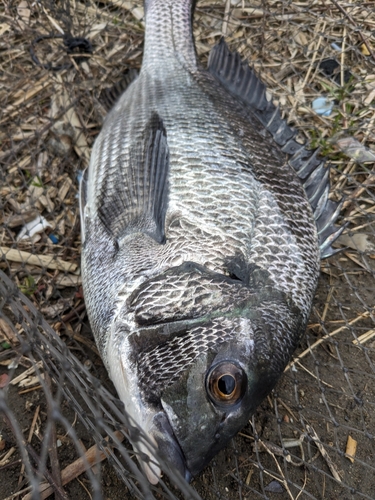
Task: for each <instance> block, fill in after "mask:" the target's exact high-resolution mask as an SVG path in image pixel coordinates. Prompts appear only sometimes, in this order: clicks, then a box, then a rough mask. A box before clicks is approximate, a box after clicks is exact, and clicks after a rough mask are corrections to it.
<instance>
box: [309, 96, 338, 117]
mask: <svg viewBox="0 0 375 500" xmlns="http://www.w3.org/2000/svg"><path fill="white" fill-rule="evenodd" d="M312 108H313V110H314V111H315V113H316V114H318V115H323V116H329V115H330V114H331V113H332V109H333V102H332V101H330V100H329V99H327V98H326V97H318V98H317V99H314V100H313V102H312Z"/></svg>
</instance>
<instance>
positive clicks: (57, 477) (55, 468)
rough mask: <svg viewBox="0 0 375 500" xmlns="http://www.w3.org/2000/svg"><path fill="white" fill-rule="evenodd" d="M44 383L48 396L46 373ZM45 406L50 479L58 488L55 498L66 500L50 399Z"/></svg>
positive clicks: (50, 386) (48, 382)
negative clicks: (49, 421)
mask: <svg viewBox="0 0 375 500" xmlns="http://www.w3.org/2000/svg"><path fill="white" fill-rule="evenodd" d="M45 381H46V384H47V387H48V389H49V392H50V394H52V393H53V391H52V382H51V377H50V376H49V375H48V373H45ZM47 406H48V413H49V418H50V419H51V421H52V425H51V433H50V436H49V444H48V455H49V458H50V462H51V469H52V478H53V480H54V482H55V484H56V485H57V486H58V488H59V491H58V492H57V494H56V496H57V497H58V498H61V500H68V497H67V494H66V492H65V491H64V490H63V488H62V482H61V469H60V463H59V457H58V454H57V447H56V442H57V436H56V425H55V421H54V420H53V418H52V413H53V408H52V406H51V401H50V398H47Z"/></svg>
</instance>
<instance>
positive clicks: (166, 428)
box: [150, 411, 193, 483]
mask: <svg viewBox="0 0 375 500" xmlns="http://www.w3.org/2000/svg"><path fill="white" fill-rule="evenodd" d="M152 422H153V429H152V431H151V433H150V434H151V435H152V437H153V438H154V439H155V441H156V443H157V447H158V452H159V454H160V457H161V458H162V459H163V460H165V461H166V462H167V464H168V465H170V466H171V468H173V469H174V470H177V471H178V472H179V473H180V474H181V476H182V477H183V478H184V479H185V481H187V482H188V483H189V482H190V481H191V480H192V477H193V476H192V474H191V473H190V471H189V469H188V467H187V464H186V459H185V456H184V454H183V451H182V449H181V447H180V445H179V443H178V441H177V439H176V436H175V435H174V432H173V430H172V426H171V424H170V422H169V419H168V417H167V415H166V414H165V413H164V412H163V411H159V412H158V413H156V415H154V417H153V419H152Z"/></svg>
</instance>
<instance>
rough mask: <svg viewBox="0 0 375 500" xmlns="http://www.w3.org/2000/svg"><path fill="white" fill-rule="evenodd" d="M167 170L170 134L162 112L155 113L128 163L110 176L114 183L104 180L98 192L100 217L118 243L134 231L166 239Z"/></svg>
mask: <svg viewBox="0 0 375 500" xmlns="http://www.w3.org/2000/svg"><path fill="white" fill-rule="evenodd" d="M168 173H169V150H168V144H167V134H166V130H165V128H164V125H163V122H162V120H161V119H160V117H159V115H158V114H157V113H153V115H152V116H151V118H150V120H149V121H148V123H147V125H146V127H145V129H144V131H143V134H142V136H141V137H140V138H139V139H137V140H136V141H135V146H134V148H133V149H132V150H131V151H130V155H129V162H128V164H127V165H126V164H125V165H122V166H121V168H117V169H116V175H115V177H113V176H112V177H111V176H107V178H106V179H111V184H108V181H107V182H105V183H103V186H102V189H101V191H100V194H99V199H98V206H99V207H100V208H99V209H98V213H99V217H100V220H101V221H102V223H103V224H104V225H105V227H106V228H107V230H108V231H109V232H110V233H111V234H112V235H113V236H114V237H115V238H116V239H117V240H118V241H119V242H120V241H121V238H122V237H124V236H126V235H128V234H131V233H134V232H143V233H146V234H148V235H149V236H151V237H152V238H153V239H154V240H155V241H157V242H158V243H163V242H164V240H165V233H164V224H165V215H166V211H167V205H168Z"/></svg>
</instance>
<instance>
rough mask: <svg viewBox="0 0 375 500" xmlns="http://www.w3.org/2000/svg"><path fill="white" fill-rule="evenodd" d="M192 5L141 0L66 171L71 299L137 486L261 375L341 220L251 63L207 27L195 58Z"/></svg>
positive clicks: (201, 440)
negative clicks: (111, 84)
mask: <svg viewBox="0 0 375 500" xmlns="http://www.w3.org/2000/svg"><path fill="white" fill-rule="evenodd" d="M194 3H195V2H194V1H193V0H146V1H145V3H144V7H145V43H144V53H143V61H142V66H141V69H140V72H139V74H135V75H133V76H132V77H131V78H129V80H130V81H129V82H128V85H127V88H126V89H125V91H124V92H123V93H122V94H121V96H119V97H118V99H115V98H114V96H113V94H110V100H111V105H112V108H111V109H110V111H109V112H108V115H107V116H106V119H105V121H104V124H103V127H102V129H101V132H100V134H99V135H98V137H97V138H96V140H95V143H94V146H93V150H92V154H91V159H90V164H89V167H88V169H87V171H85V173H84V175H83V176H82V180H81V187H80V209H81V225H82V256H81V259H82V265H81V269H82V282H83V291H84V297H85V303H86V308H87V313H88V317H89V320H90V325H91V328H92V331H93V334H94V337H95V341H96V344H97V346H98V349H99V352H100V355H101V357H102V359H103V362H104V364H105V366H106V368H107V370H108V373H109V376H110V378H111V379H112V381H113V383H114V386H115V388H116V390H117V393H118V396H119V398H120V400H121V401H122V403H123V404H124V407H125V410H126V412H127V414H128V415H129V418H130V419H131V422H133V423H134V426H135V427H136V426H137V427H138V428H139V429H141V431H142V432H143V433H144V435H145V436H147V438H148V442H145V441H141V440H140V439H139V436H138V435H139V433H138V434H137V433H134V435H133V437H132V435H131V436H130V437H131V441H132V445H133V448H134V450H135V451H136V454H137V456H138V459H139V461H140V463H141V465H142V467H143V470H144V472H145V474H146V475H147V477H148V479H149V481H150V482H151V483H152V484H157V482H158V481H159V479H160V476H161V474H162V461H163V460H165V461H166V462H167V463H168V464H170V465H171V466H173V467H174V469H175V470H177V471H178V472H179V473H180V474H182V476H183V477H184V478H185V479H186V480H188V481H189V480H191V479H192V478H193V477H194V476H196V475H197V474H199V473H200V472H201V471H202V469H203V468H204V467H205V466H206V465H207V464H208V463H209V462H210V461H211V459H212V458H213V457H214V456H215V455H216V454H217V453H218V452H219V451H220V450H221V449H222V448H223V447H225V446H226V444H227V443H228V442H229V440H230V439H231V438H232V437H233V436H234V435H235V434H236V433H237V432H238V431H239V430H240V429H241V428H243V427H244V426H245V425H246V423H247V422H248V420H249V418H250V417H251V415H252V414H253V413H254V412H255V411H256V409H257V407H258V406H259V404H260V403H261V402H262V401H263V399H264V398H265V397H266V396H267V395H268V394H269V393H270V391H272V389H273V388H274V387H275V384H276V383H277V381H278V380H279V378H280V376H281V375H282V373H283V371H284V369H285V367H286V365H287V363H288V362H289V361H290V359H291V357H292V355H293V353H294V351H295V349H296V347H297V346H298V344H299V342H300V340H301V337H302V336H303V334H304V332H305V329H306V325H307V320H308V318H309V314H310V310H311V306H312V301H313V297H314V294H315V291H316V287H317V282H318V278H319V269H320V262H321V259H322V258H326V257H329V256H330V255H333V254H334V253H335V251H336V250H334V249H333V248H332V243H333V242H334V241H335V239H336V238H337V237H338V236H339V235H340V234H341V232H342V231H343V228H344V227H343V226H337V225H335V222H336V220H337V217H338V215H339V212H340V209H341V205H340V203H336V202H334V201H332V200H330V199H329V198H328V195H329V189H330V182H329V167H327V166H326V165H325V160H324V159H322V158H321V157H320V155H319V151H318V150H310V149H308V147H307V146H306V145H305V144H302V143H301V142H299V141H298V140H297V137H296V134H297V132H296V130H294V129H293V128H292V127H290V126H289V125H288V124H287V122H286V121H285V120H284V119H283V118H282V116H281V112H280V110H279V108H278V107H277V106H275V105H274V104H273V102H272V100H269V99H268V98H267V93H266V87H265V85H264V84H263V83H262V81H261V79H260V78H259V77H258V76H257V75H256V73H255V71H254V70H253V69H251V68H250V67H249V65H248V63H247V62H246V61H242V59H241V57H240V56H239V54H238V53H236V52H231V51H230V50H229V48H228V47H227V45H226V43H225V41H224V40H223V39H221V40H220V42H219V43H218V44H217V45H215V47H214V48H213V49H212V51H211V53H210V57H209V61H208V66H207V68H203V66H202V65H201V63H200V62H199V60H198V58H197V55H196V50H195V45H194V39H193V33H192V22H193V10H194ZM148 443H151V444H152V446H151V445H150V444H148Z"/></svg>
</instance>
